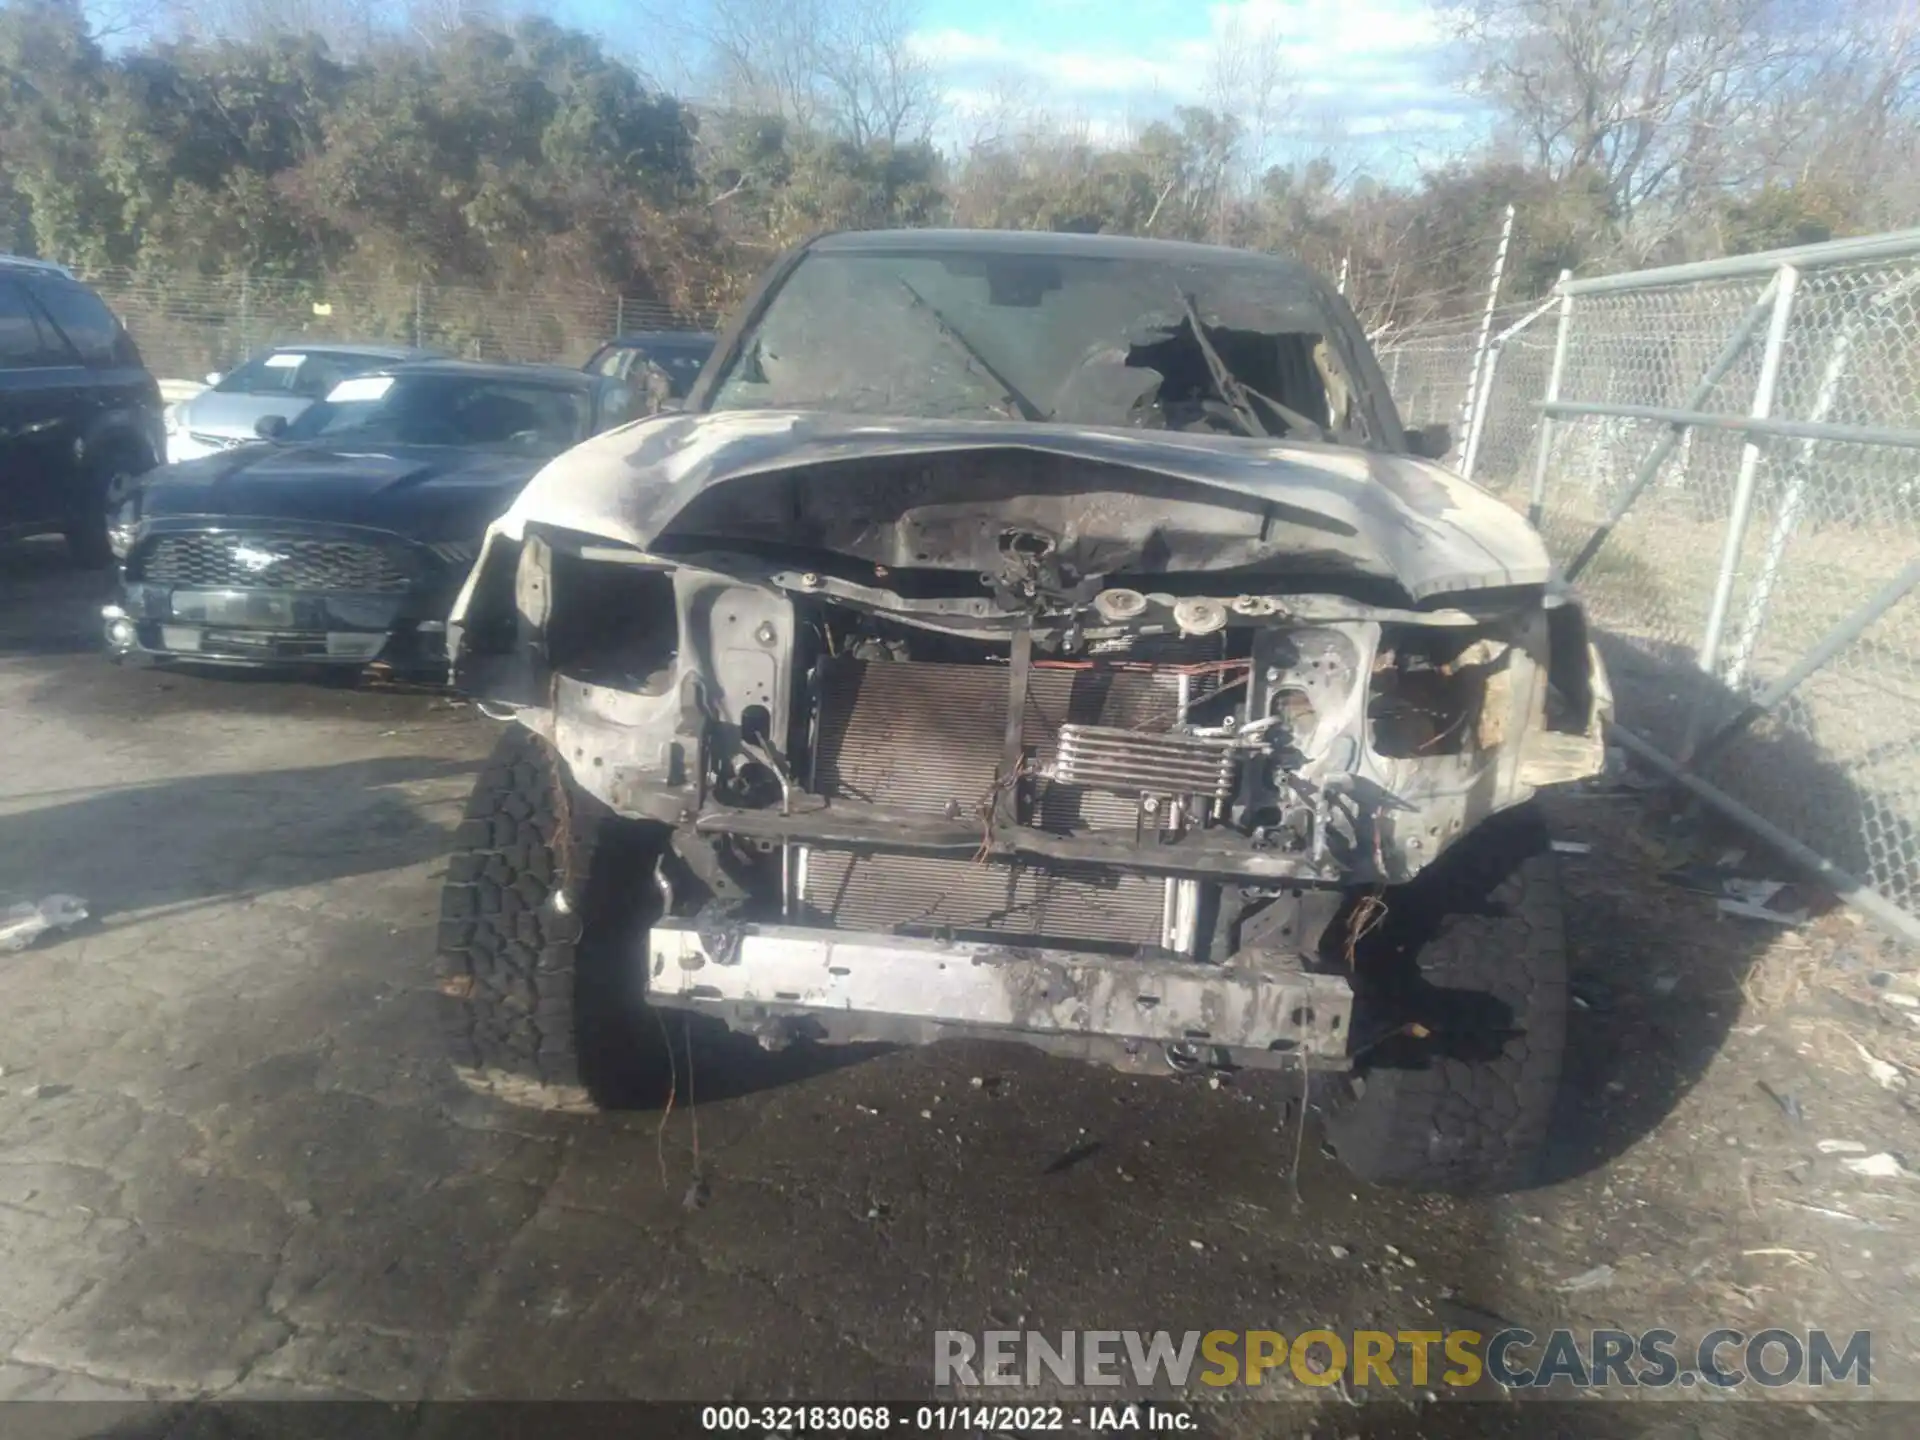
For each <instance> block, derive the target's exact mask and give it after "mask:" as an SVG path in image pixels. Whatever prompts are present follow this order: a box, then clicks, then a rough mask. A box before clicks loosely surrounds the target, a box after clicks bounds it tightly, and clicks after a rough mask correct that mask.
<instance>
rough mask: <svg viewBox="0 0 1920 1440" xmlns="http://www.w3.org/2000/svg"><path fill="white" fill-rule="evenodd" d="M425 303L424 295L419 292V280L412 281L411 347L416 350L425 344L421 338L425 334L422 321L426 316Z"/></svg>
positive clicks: (422, 347)
mask: <svg viewBox="0 0 1920 1440" xmlns="http://www.w3.org/2000/svg"><path fill="white" fill-rule="evenodd" d="M425 305H426V297H425V296H424V295H422V294H421V292H420V282H419V281H418V280H416V281H414V282H413V348H414V349H416V350H424V349H425V348H426V344H427V342H426V340H425V339H424V338H422V337H423V336H424V335H425V334H426V325H425V324H424V323H423V322H424V321H425V318H426V316H425V314H424V310H425Z"/></svg>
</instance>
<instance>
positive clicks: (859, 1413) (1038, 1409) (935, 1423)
mask: <svg viewBox="0 0 1920 1440" xmlns="http://www.w3.org/2000/svg"><path fill="white" fill-rule="evenodd" d="M1195 1424H1196V1422H1195V1420H1194V1417H1193V1416H1192V1415H1190V1414H1188V1413H1187V1412H1186V1411H1184V1410H1180V1409H1176V1408H1173V1407H1170V1406H1156V1405H1140V1404H1128V1405H708V1406H705V1407H703V1408H702V1409H701V1411H700V1428H701V1429H702V1430H704V1431H707V1432H709V1433H717V1434H724V1433H733V1434H748V1435H862V1434H865V1435H876V1434H884V1433H886V1432H888V1431H894V1430H898V1431H900V1432H902V1433H911V1434H953V1433H963V1432H964V1433H972V1432H977V1431H982V1430H986V1431H1017V1432H1020V1433H1023V1434H1025V1433H1031V1434H1038V1433H1042V1432H1046V1431H1055V1432H1059V1433H1067V1432H1078V1433H1081V1434H1088V1435H1116V1434H1121V1433H1123V1432H1126V1431H1142V1432H1158V1433H1162V1434H1179V1433H1182V1432H1186V1431H1191V1430H1193V1429H1194V1428H1195Z"/></svg>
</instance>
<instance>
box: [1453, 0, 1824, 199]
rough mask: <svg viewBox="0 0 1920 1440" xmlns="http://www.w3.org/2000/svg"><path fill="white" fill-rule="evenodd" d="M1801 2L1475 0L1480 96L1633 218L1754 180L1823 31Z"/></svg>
mask: <svg viewBox="0 0 1920 1440" xmlns="http://www.w3.org/2000/svg"><path fill="white" fill-rule="evenodd" d="M1798 4H1799V0H1465V3H1464V4H1462V5H1460V6H1459V7H1458V9H1457V10H1456V12H1455V13H1456V16H1457V19H1458V21H1459V28H1460V32H1461V34H1462V36H1463V37H1464V38H1465V39H1466V40H1467V41H1468V42H1469V45H1470V48H1471V52H1472V54H1473V57H1474V61H1475V65H1476V69H1477V76H1476V79H1477V81H1478V83H1479V86H1480V88H1481V90H1482V91H1483V93H1485V94H1486V95H1487V96H1488V97H1489V98H1491V99H1493V100H1495V101H1497V102H1498V103H1499V104H1501V105H1502V107H1503V108H1504V109H1505V110H1506V112H1507V114H1508V116H1509V117H1510V120H1511V122H1512V124H1513V125H1514V126H1515V128H1516V129H1517V131H1518V132H1519V135H1520V137H1521V139H1522V141H1523V142H1524V144H1525V146H1526V148H1527V150H1528V151H1529V152H1530V156H1529V158H1530V159H1531V160H1532V161H1533V162H1534V163H1535V164H1537V165H1539V166H1541V167H1543V168H1544V169H1546V170H1548V171H1549V172H1550V173H1552V174H1553V175H1554V177H1555V178H1556V179H1562V180H1564V179H1568V178H1570V177H1572V176H1574V175H1576V174H1589V175H1597V176H1598V177H1600V180H1601V181H1602V183H1603V184H1604V185H1605V187H1606V189H1607V192H1608V194H1609V196H1610V198H1611V200H1612V203H1613V204H1614V206H1615V208H1616V210H1617V212H1618V215H1619V217H1620V219H1621V221H1622V222H1623V224H1625V225H1631V224H1632V222H1633V221H1634V220H1635V219H1636V218H1637V217H1638V216H1639V213H1640V212H1641V211H1642V210H1643V209H1644V208H1646V207H1650V206H1654V207H1660V208H1664V210H1665V211H1666V213H1667V214H1668V215H1673V214H1678V213H1685V212H1687V211H1688V210H1690V209H1691V208H1692V205H1691V202H1692V200H1693V199H1694V197H1695V196H1696V195H1697V194H1698V193H1700V192H1702V191H1705V190H1712V189H1715V188H1718V187H1721V186H1724V185H1727V184H1729V183H1737V182H1738V181H1739V180H1741V179H1743V178H1749V177H1750V176H1751V175H1752V174H1753V172H1755V171H1756V170H1758V169H1762V168H1764V165H1765V162H1766V152H1767V151H1768V150H1770V149H1773V148H1774V147H1776V146H1777V145H1778V143H1779V142H1780V141H1782V140H1783V139H1784V138H1785V137H1782V136H1780V135H1778V134H1777V133H1774V134H1769V133H1768V132H1767V131H1766V130H1765V128H1764V126H1763V124H1762V123H1761V122H1762V120H1763V118H1764V117H1765V116H1766V115H1767V114H1768V112H1769V106H1768V103H1767V101H1768V97H1769V96H1770V95H1771V94H1772V93H1773V89H1774V87H1776V86H1777V85H1779V84H1780V83H1782V81H1783V80H1785V79H1787V78H1788V77H1790V76H1791V75H1792V74H1793V72H1794V69H1795V66H1796V64H1804V63H1805V58H1806V54H1807V51H1808V49H1809V48H1810V44H1811V42H1812V41H1813V39H1814V37H1813V36H1811V35H1809V34H1808V33H1807V32H1806V31H1805V30H1804V28H1803V27H1802V26H1800V25H1797V24H1794V23H1791V21H1792V19H1793V15H1792V12H1793V11H1794V10H1795V9H1796V7H1797V6H1798Z"/></svg>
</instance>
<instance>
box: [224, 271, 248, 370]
mask: <svg viewBox="0 0 1920 1440" xmlns="http://www.w3.org/2000/svg"><path fill="white" fill-rule="evenodd" d="M249 298H250V297H249V295H248V293H247V273H246V271H244V270H243V271H241V272H240V354H239V355H238V356H237V357H236V361H238V360H244V359H246V358H247V356H248V355H249V354H250V353H251V352H252V350H253V337H252V335H251V334H250V333H249V332H250V330H251V326H249V325H248V323H247V311H248V300H249ZM228 368H231V367H228Z"/></svg>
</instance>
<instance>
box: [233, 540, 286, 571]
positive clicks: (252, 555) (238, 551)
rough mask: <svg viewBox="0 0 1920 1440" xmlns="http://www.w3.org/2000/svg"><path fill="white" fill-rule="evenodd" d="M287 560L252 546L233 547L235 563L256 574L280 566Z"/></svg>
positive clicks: (284, 557)
mask: <svg viewBox="0 0 1920 1440" xmlns="http://www.w3.org/2000/svg"><path fill="white" fill-rule="evenodd" d="M286 558H287V557H286V556H284V555H276V554H274V553H273V551H271V550H256V549H255V548H254V547H253V546H251V545H246V544H240V545H236V546H234V547H233V563H234V564H236V565H241V566H244V567H245V568H247V569H248V570H252V571H254V572H255V573H256V574H257V573H258V572H260V571H262V570H266V569H269V568H270V567H272V566H275V565H278V564H279V563H280V562H281V561H282V560H284V559H286Z"/></svg>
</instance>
